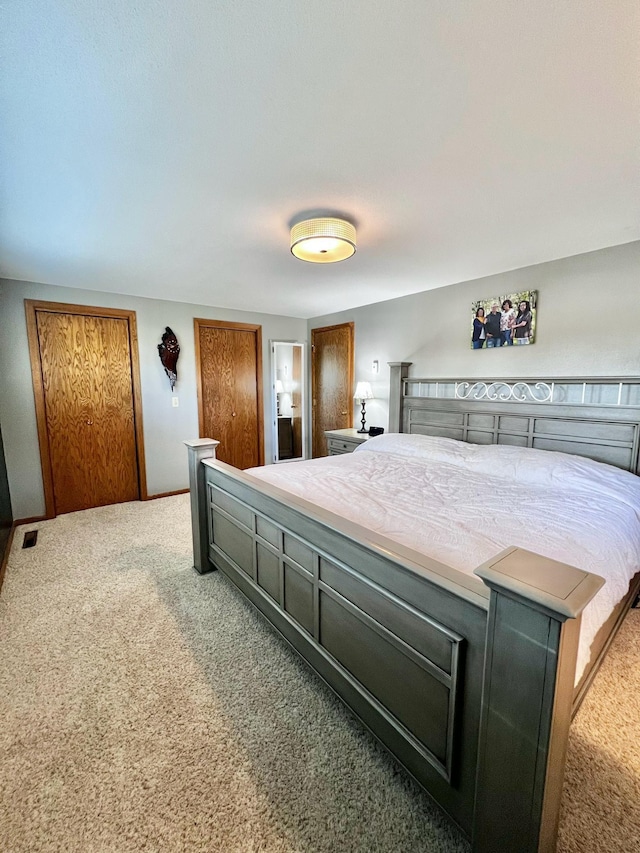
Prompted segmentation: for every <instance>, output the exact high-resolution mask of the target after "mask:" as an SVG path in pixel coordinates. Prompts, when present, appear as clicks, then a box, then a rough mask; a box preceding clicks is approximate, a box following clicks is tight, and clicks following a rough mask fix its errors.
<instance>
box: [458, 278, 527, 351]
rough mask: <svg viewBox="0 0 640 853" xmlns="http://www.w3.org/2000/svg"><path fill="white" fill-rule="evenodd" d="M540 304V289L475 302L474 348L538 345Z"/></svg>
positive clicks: (472, 308) (473, 320) (472, 319)
mask: <svg viewBox="0 0 640 853" xmlns="http://www.w3.org/2000/svg"><path fill="white" fill-rule="evenodd" d="M537 301H538V291H537V290H521V291H519V292H517V293H507V294H505V295H504V296H491V297H489V298H488V299H478V300H476V301H475V302H473V303H472V305H471V349H493V348H497V347H506V346H513V345H514V344H515V345H517V346H522V345H525V344H532V343H534V342H535V339H536V318H537V311H536V305H537Z"/></svg>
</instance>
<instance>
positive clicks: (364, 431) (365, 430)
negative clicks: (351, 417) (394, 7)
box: [358, 429, 369, 435]
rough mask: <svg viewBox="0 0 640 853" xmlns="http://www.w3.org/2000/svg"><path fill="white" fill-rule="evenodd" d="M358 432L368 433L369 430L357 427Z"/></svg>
mask: <svg viewBox="0 0 640 853" xmlns="http://www.w3.org/2000/svg"><path fill="white" fill-rule="evenodd" d="M358 433H364V434H365V435H369V430H368V429H359V430H358Z"/></svg>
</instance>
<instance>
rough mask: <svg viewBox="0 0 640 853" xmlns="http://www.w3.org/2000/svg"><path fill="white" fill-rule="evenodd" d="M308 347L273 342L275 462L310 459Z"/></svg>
mask: <svg viewBox="0 0 640 853" xmlns="http://www.w3.org/2000/svg"><path fill="white" fill-rule="evenodd" d="M304 350H305V345H304V344H301V343H296V342H292V341H272V342H271V388H272V407H271V408H272V424H273V437H272V447H273V461H274V462H285V461H287V462H290V461H293V460H294V459H306V456H307V447H306V445H307V435H306V433H307V395H306V393H305V357H304Z"/></svg>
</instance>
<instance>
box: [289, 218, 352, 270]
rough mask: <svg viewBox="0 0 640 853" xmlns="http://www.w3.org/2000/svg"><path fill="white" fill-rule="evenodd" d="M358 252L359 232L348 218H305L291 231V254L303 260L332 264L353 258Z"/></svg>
mask: <svg viewBox="0 0 640 853" xmlns="http://www.w3.org/2000/svg"><path fill="white" fill-rule="evenodd" d="M355 251H356V229H355V228H354V226H353V225H352V224H351V223H350V222H347V221H346V220H345V219H336V218H334V217H331V216H325V217H320V218H318V219H305V220H304V221H302V222H298V223H297V224H296V225H294V226H293V228H292V229H291V254H292V255H294V256H295V257H296V258H299V259H300V260H301V261H310V262H311V263H314V264H332V263H334V262H335V261H344V260H346V259H347V258H350V257H351V255H353V254H354V253H355Z"/></svg>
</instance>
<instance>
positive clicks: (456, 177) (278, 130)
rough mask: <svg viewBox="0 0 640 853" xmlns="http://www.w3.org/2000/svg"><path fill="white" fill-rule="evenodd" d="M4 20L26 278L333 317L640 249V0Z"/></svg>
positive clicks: (5, 167)
mask: <svg viewBox="0 0 640 853" xmlns="http://www.w3.org/2000/svg"><path fill="white" fill-rule="evenodd" d="M0 14H2V16H3V18H4V20H3V21H2V35H1V39H2V45H1V50H2V65H3V70H2V74H1V81H0V87H1V91H0V116H1V119H0V127H1V130H0V135H1V138H0V179H1V197H0V202H1V205H2V214H1V221H0V253H1V258H2V260H1V265H0V274H2V275H3V276H5V277H9V278H17V279H22V280H30V281H40V282H46V283H50V284H56V285H67V286H72V287H83V288H89V289H96V290H103V291H113V292H118V293H130V294H136V295H140V296H153V297H162V298H167V299H176V300H180V301H184V302H196V303H203V304H208V305H216V306H224V307H230V308H240V309H248V310H253V311H266V312H269V313H276V314H289V315H292V316H298V317H312V316H317V315H320V314H325V313H328V312H330V311H333V310H339V309H345V308H350V307H354V306H357V305H362V304H367V303H370V302H376V301H378V300H381V299H389V298H392V297H394V296H399V295H403V294H407V293H413V292H416V291H421V290H428V289H430V288H433V287H440V286H442V285H445V284H450V283H453V282H458V281H463V280H466V279H470V278H476V277H479V276H483V275H488V274H491V273H496V272H500V271H504V270H508V269H514V268H517V267H521V266H526V265H528V264H534V263H538V262H541V261H546V260H550V259H553V258H558V257H564V256H568V255H574V254H578V253H580V252H586V251H590V250H592V249H598V248H601V247H604V246H610V245H616V244H619V243H625V242H629V241H631V240H635V239H638V238H640V215H639V214H640V204H639V198H640V193H639V192H638V190H639V187H640V181H639V177H640V153H639V148H638V132H639V130H640V124H639V118H640V61H639V60H640V46H639V33H640V3H638V2H637V0H438V1H437V0H339V2H338V0H108V2H104V0H57V2H55V3H51V2H50V0H13V2H12V0H9V2H7V3H4V4H2V11H1V12H0ZM319 210H329V211H337V212H343V213H344V214H346V215H347V217H350V218H352V219H353V220H354V221H355V223H356V224H357V226H358V252H357V254H356V255H355V257H354V258H352V259H350V260H348V261H344V262H342V263H338V264H330V265H312V264H306V263H304V262H301V261H298V260H296V259H295V258H293V257H292V256H291V254H290V253H289V244H288V232H289V224H290V221H291V219H292V218H293V217H295V216H296V215H297V214H299V213H300V212H301V211H319Z"/></svg>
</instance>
